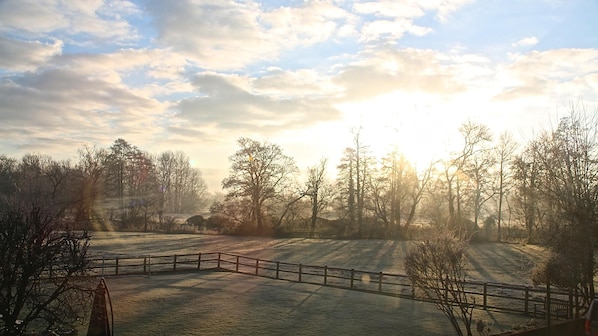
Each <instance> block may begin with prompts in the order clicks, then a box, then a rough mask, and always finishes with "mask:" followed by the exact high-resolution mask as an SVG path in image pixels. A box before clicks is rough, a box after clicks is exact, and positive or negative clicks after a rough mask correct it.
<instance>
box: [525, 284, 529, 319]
mask: <svg viewBox="0 0 598 336" xmlns="http://www.w3.org/2000/svg"><path fill="white" fill-rule="evenodd" d="M528 312H529V287H528V286H525V314H527V313H528Z"/></svg>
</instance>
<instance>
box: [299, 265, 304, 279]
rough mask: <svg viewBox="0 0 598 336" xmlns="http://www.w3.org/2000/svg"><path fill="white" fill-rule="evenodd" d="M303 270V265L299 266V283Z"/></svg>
mask: <svg viewBox="0 0 598 336" xmlns="http://www.w3.org/2000/svg"><path fill="white" fill-rule="evenodd" d="M302 268H303V265H301V264H299V282H301V269H302Z"/></svg>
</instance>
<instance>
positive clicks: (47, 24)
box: [0, 0, 141, 45]
mask: <svg viewBox="0 0 598 336" xmlns="http://www.w3.org/2000/svg"><path fill="white" fill-rule="evenodd" d="M140 13H141V12H140V10H139V9H138V8H137V7H136V6H135V5H134V4H133V3H131V2H129V1H125V0H122V1H121V0H107V1H102V0H90V1H60V0H4V1H1V2H0V32H6V33H11V34H14V35H17V36H26V37H29V38H40V37H46V36H49V35H50V34H63V35H64V37H66V36H70V37H73V38H72V39H71V40H70V42H72V43H78V44H83V45H85V44H88V45H89V44H92V43H98V42H110V43H125V42H127V41H131V40H132V39H136V38H137V37H138V35H137V32H136V30H135V28H134V27H133V26H131V24H129V22H128V21H127V20H126V19H125V18H123V15H139V14H140ZM75 36H76V39H75V38H74V37H75Z"/></svg>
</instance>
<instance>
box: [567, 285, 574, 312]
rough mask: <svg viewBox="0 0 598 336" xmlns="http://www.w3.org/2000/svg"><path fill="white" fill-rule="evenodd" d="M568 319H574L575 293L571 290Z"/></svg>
mask: <svg viewBox="0 0 598 336" xmlns="http://www.w3.org/2000/svg"><path fill="white" fill-rule="evenodd" d="M567 318H573V291H572V290H571V288H569V309H568V310H567Z"/></svg>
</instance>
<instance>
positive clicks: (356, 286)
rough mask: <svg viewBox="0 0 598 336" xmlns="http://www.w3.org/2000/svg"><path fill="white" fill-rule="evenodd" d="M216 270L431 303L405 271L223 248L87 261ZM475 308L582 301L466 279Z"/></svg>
mask: <svg viewBox="0 0 598 336" xmlns="http://www.w3.org/2000/svg"><path fill="white" fill-rule="evenodd" d="M198 270H200V271H201V270H218V271H230V272H237V273H242V274H248V275H254V276H261V277H266V278H272V279H280V280H287V281H293V282H302V283H308V284H314V285H324V286H331V287H337V288H344V289H350V290H358V291H363V292H369V293H376V294H382V295H389V296H395V297H401V298H406V299H412V300H421V301H433V300H432V298H429V297H426V296H425V293H423V292H421V291H419V290H416V289H415V288H414V287H413V286H411V282H410V281H409V278H408V277H407V276H406V275H402V274H392V273H385V272H372V271H363V270H355V269H346V268H337V267H328V266H316V265H307V264H296V263H287V262H281V261H272V260H263V259H257V258H252V257H247V256H242V255H237V254H231V253H224V252H209V253H195V254H179V255H176V254H175V255H146V256H120V257H103V258H95V259H92V263H91V271H92V273H93V274H96V275H102V276H104V275H105V276H109V275H126V274H152V273H161V272H179V271H198ZM464 289H465V292H466V293H467V294H468V296H470V297H471V298H473V300H474V306H475V308H479V309H487V310H494V311H501V312H509V313H518V314H526V315H530V316H534V317H542V318H545V317H547V316H546V314H547V312H549V314H550V315H549V316H550V317H555V318H557V319H559V318H572V317H573V315H574V312H575V311H576V307H579V302H581V300H580V299H579V297H578V296H577V295H576V293H574V292H572V291H563V290H559V289H547V288H545V287H532V286H523V285H514V284H504V283H492V282H480V281H467V282H465V283H464Z"/></svg>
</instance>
